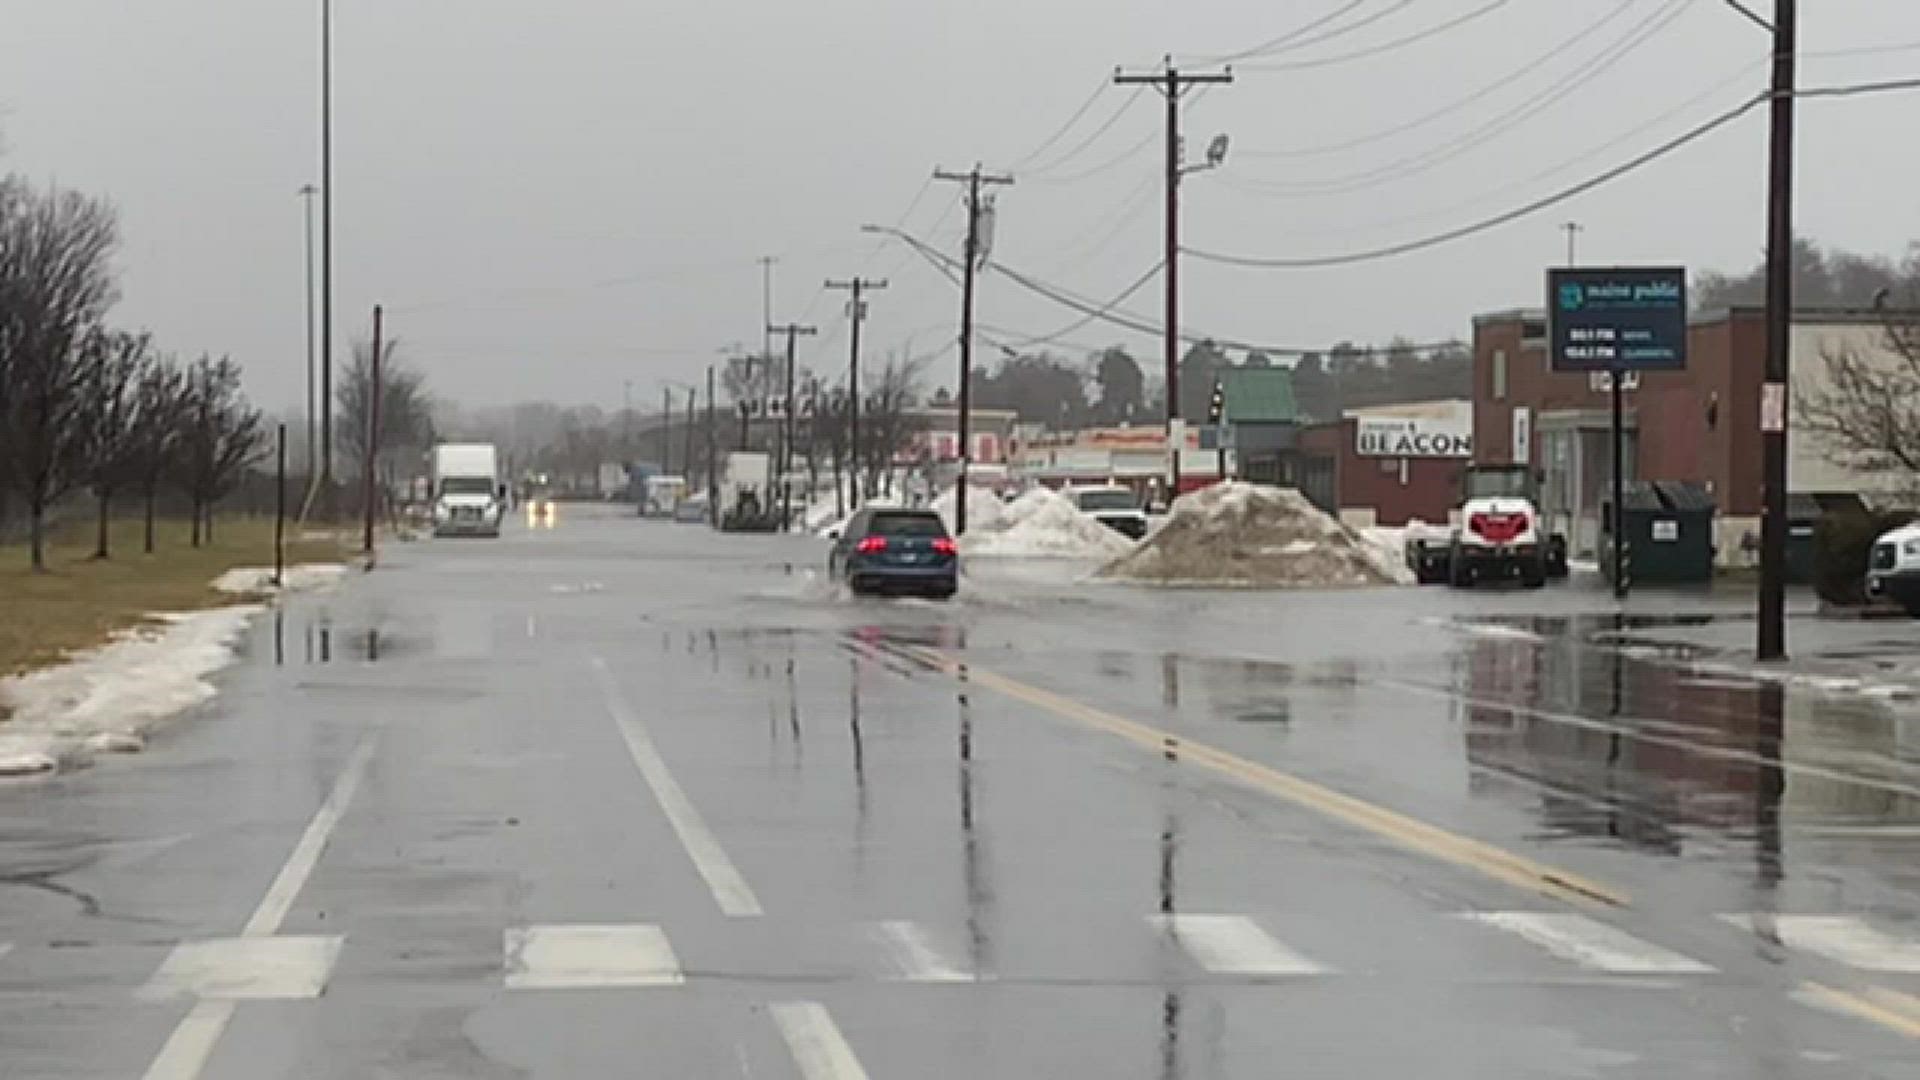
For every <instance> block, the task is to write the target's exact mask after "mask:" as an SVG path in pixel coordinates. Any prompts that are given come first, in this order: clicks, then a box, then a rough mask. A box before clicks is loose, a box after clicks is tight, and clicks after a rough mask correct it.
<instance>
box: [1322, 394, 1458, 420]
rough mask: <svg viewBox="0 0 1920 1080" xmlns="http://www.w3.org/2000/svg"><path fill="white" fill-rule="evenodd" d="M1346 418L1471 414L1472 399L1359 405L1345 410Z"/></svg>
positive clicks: (1431, 417)
mask: <svg viewBox="0 0 1920 1080" xmlns="http://www.w3.org/2000/svg"><path fill="white" fill-rule="evenodd" d="M1343 415H1345V416H1346V417H1347V418H1348V419H1353V418H1356V417H1362V416H1365V417H1383V418H1389V419H1395V420H1400V419H1422V420H1444V419H1452V418H1454V417H1459V416H1466V417H1469V418H1471V417H1472V416H1473V401H1472V399H1470V398H1438V399H1433V400H1428V401H1403V402H1395V403H1393V404H1389V405H1359V406H1355V407H1354V408H1351V409H1348V410H1346V412H1345V413H1344V414H1343Z"/></svg>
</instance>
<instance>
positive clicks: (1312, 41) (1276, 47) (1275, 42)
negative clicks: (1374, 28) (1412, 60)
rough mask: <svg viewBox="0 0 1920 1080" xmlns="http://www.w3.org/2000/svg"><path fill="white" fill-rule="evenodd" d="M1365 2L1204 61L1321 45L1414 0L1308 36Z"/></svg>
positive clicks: (1225, 60) (1352, 3)
mask: <svg viewBox="0 0 1920 1080" xmlns="http://www.w3.org/2000/svg"><path fill="white" fill-rule="evenodd" d="M1365 3H1367V0H1348V3H1347V5H1346V6H1345V7H1341V8H1337V9H1335V10H1334V11H1332V12H1331V13H1329V14H1326V15H1323V16H1321V17H1320V18H1318V19H1315V20H1313V21H1312V22H1309V23H1307V24H1306V25H1305V26H1299V27H1295V28H1294V29H1292V30H1289V31H1287V32H1286V33H1284V34H1281V35H1280V36H1279V37H1277V38H1273V39H1271V40H1268V41H1264V42H1261V43H1260V44H1258V45H1255V46H1254V47H1252V48H1251V49H1242V50H1241V51H1239V52H1235V53H1227V54H1225V55H1222V56H1205V57H1201V61H1202V62H1203V63H1208V64H1232V63H1238V62H1239V61H1241V60H1251V59H1253V58H1255V57H1260V56H1277V55H1279V54H1280V53H1283V52H1294V51H1297V50H1300V49H1304V48H1307V47H1308V46H1310V45H1318V44H1320V43H1321V42H1323V41H1332V40H1334V39H1335V38H1339V37H1345V36H1346V35H1348V34H1351V33H1353V32H1354V31H1355V30H1364V29H1366V28H1367V27H1368V26H1371V25H1373V24H1374V23H1377V22H1379V21H1380V20H1381V19H1384V18H1386V17H1387V16H1389V15H1392V14H1393V13H1394V12H1396V11H1401V10H1403V9H1405V8H1407V7H1409V6H1411V5H1412V4H1413V0H1400V2H1399V3H1397V4H1395V5H1393V6H1392V7H1389V8H1384V9H1382V10H1380V11H1376V12H1374V13H1373V14H1372V15H1369V16H1367V17H1366V18H1364V19H1360V20H1357V21H1355V22H1351V23H1348V24H1346V25H1345V26H1336V27H1334V28H1333V29H1332V30H1329V31H1327V32H1326V33H1324V34H1321V35H1319V36H1318V37H1309V36H1308V35H1310V34H1312V33H1313V32H1314V31H1315V30H1318V29H1320V28H1321V27H1322V26H1325V25H1326V24H1328V23H1330V22H1333V21H1334V20H1336V19H1339V18H1342V17H1343V16H1345V15H1346V14H1347V13H1348V12H1350V11H1353V10H1354V9H1356V8H1358V7H1360V6H1362V5H1364V4H1365Z"/></svg>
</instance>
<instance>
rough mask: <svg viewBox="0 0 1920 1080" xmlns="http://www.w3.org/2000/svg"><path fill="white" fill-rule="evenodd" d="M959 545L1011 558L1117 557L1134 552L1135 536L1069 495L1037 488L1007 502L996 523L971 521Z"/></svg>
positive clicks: (969, 551)
mask: <svg viewBox="0 0 1920 1080" xmlns="http://www.w3.org/2000/svg"><path fill="white" fill-rule="evenodd" d="M967 512H968V514H969V516H971V514H972V512H973V508H972V507H971V506H969V507H968V508H967ZM961 548H962V550H963V551H964V552H965V553H966V554H968V555H985V556H999V557H1008V558H1074V559H1113V558H1117V557H1119V556H1121V555H1125V554H1126V553H1128V552H1130V551H1132V550H1133V541H1131V540H1128V539H1127V538H1126V537H1124V536H1121V535H1120V534H1119V533H1117V532H1114V531H1113V530H1112V529H1109V528H1107V527H1106V526H1105V525H1102V524H1100V523H1099V522H1098V521H1095V520H1094V519H1093V518H1091V517H1089V516H1087V515H1086V514H1083V513H1081V512H1080V509H1079V507H1076V506H1075V505H1074V504H1073V500H1072V499H1069V498H1067V497H1066V496H1065V495H1062V494H1060V493H1059V492H1056V491H1049V490H1047V489H1046V488H1034V489H1033V490H1032V491H1029V492H1027V493H1026V494H1024V495H1022V496H1020V497H1019V498H1018V499H1015V500H1014V501H1013V502H1012V503H1011V504H1009V505H1008V506H1007V507H1006V510H1005V512H1004V513H1003V514H1001V516H1000V519H999V521H998V522H997V523H995V525H994V526H993V527H989V528H977V527H976V526H975V525H974V524H973V522H972V520H969V521H968V522H967V535H966V537H965V538H964V539H963V540H962V541H961Z"/></svg>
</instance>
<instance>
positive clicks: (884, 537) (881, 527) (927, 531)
mask: <svg viewBox="0 0 1920 1080" xmlns="http://www.w3.org/2000/svg"><path fill="white" fill-rule="evenodd" d="M827 575H828V576H829V577H831V578H833V579H834V580H835V581H845V582H846V583H847V587H848V588H850V589H852V590H853V591H854V592H855V593H916V594H919V595H921V596H931V597H935V598H936V599H940V600H945V599H946V598H947V597H950V596H952V595H953V594H954V592H955V591H956V590H958V589H959V587H960V549H959V547H958V545H956V544H955V543H954V542H953V538H952V537H951V536H948V535H947V526H946V523H945V522H943V521H941V520H940V515H938V514H936V513H934V512H933V511H931V510H897V509H893V508H890V507H887V508H874V509H866V510H862V511H860V512H859V513H856V514H854V515H853V517H851V518H849V519H848V520H847V524H846V528H844V529H842V530H841V532H840V535H839V537H837V538H836V539H835V540H834V542H833V551H832V552H831V553H830V554H829V555H828V556H827Z"/></svg>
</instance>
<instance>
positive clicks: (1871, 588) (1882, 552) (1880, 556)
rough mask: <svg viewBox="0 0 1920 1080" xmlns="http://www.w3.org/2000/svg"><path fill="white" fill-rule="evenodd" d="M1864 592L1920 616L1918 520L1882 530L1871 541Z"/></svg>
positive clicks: (1919, 533)
mask: <svg viewBox="0 0 1920 1080" xmlns="http://www.w3.org/2000/svg"><path fill="white" fill-rule="evenodd" d="M1855 565H1856V566H1857V565H1859V564H1858V563H1856V564H1855ZM1867 595H1868V596H1871V597H1874V598H1875V599H1886V600H1891V601H1893V602H1894V603H1896V604H1899V605H1900V606H1901V607H1903V608H1905V609H1906V611H1907V614H1908V615H1911V616H1913V617H1914V618H1916V619H1920V522H1916V523H1914V524H1911V525H1902V526H1900V527H1899V528H1897V529H1894V530H1893V531H1891V532H1886V533H1882V534H1881V535H1880V537H1879V539H1877V540H1875V541H1874V542H1873V549H1872V551H1871V552H1869V554H1868V556H1867Z"/></svg>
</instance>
